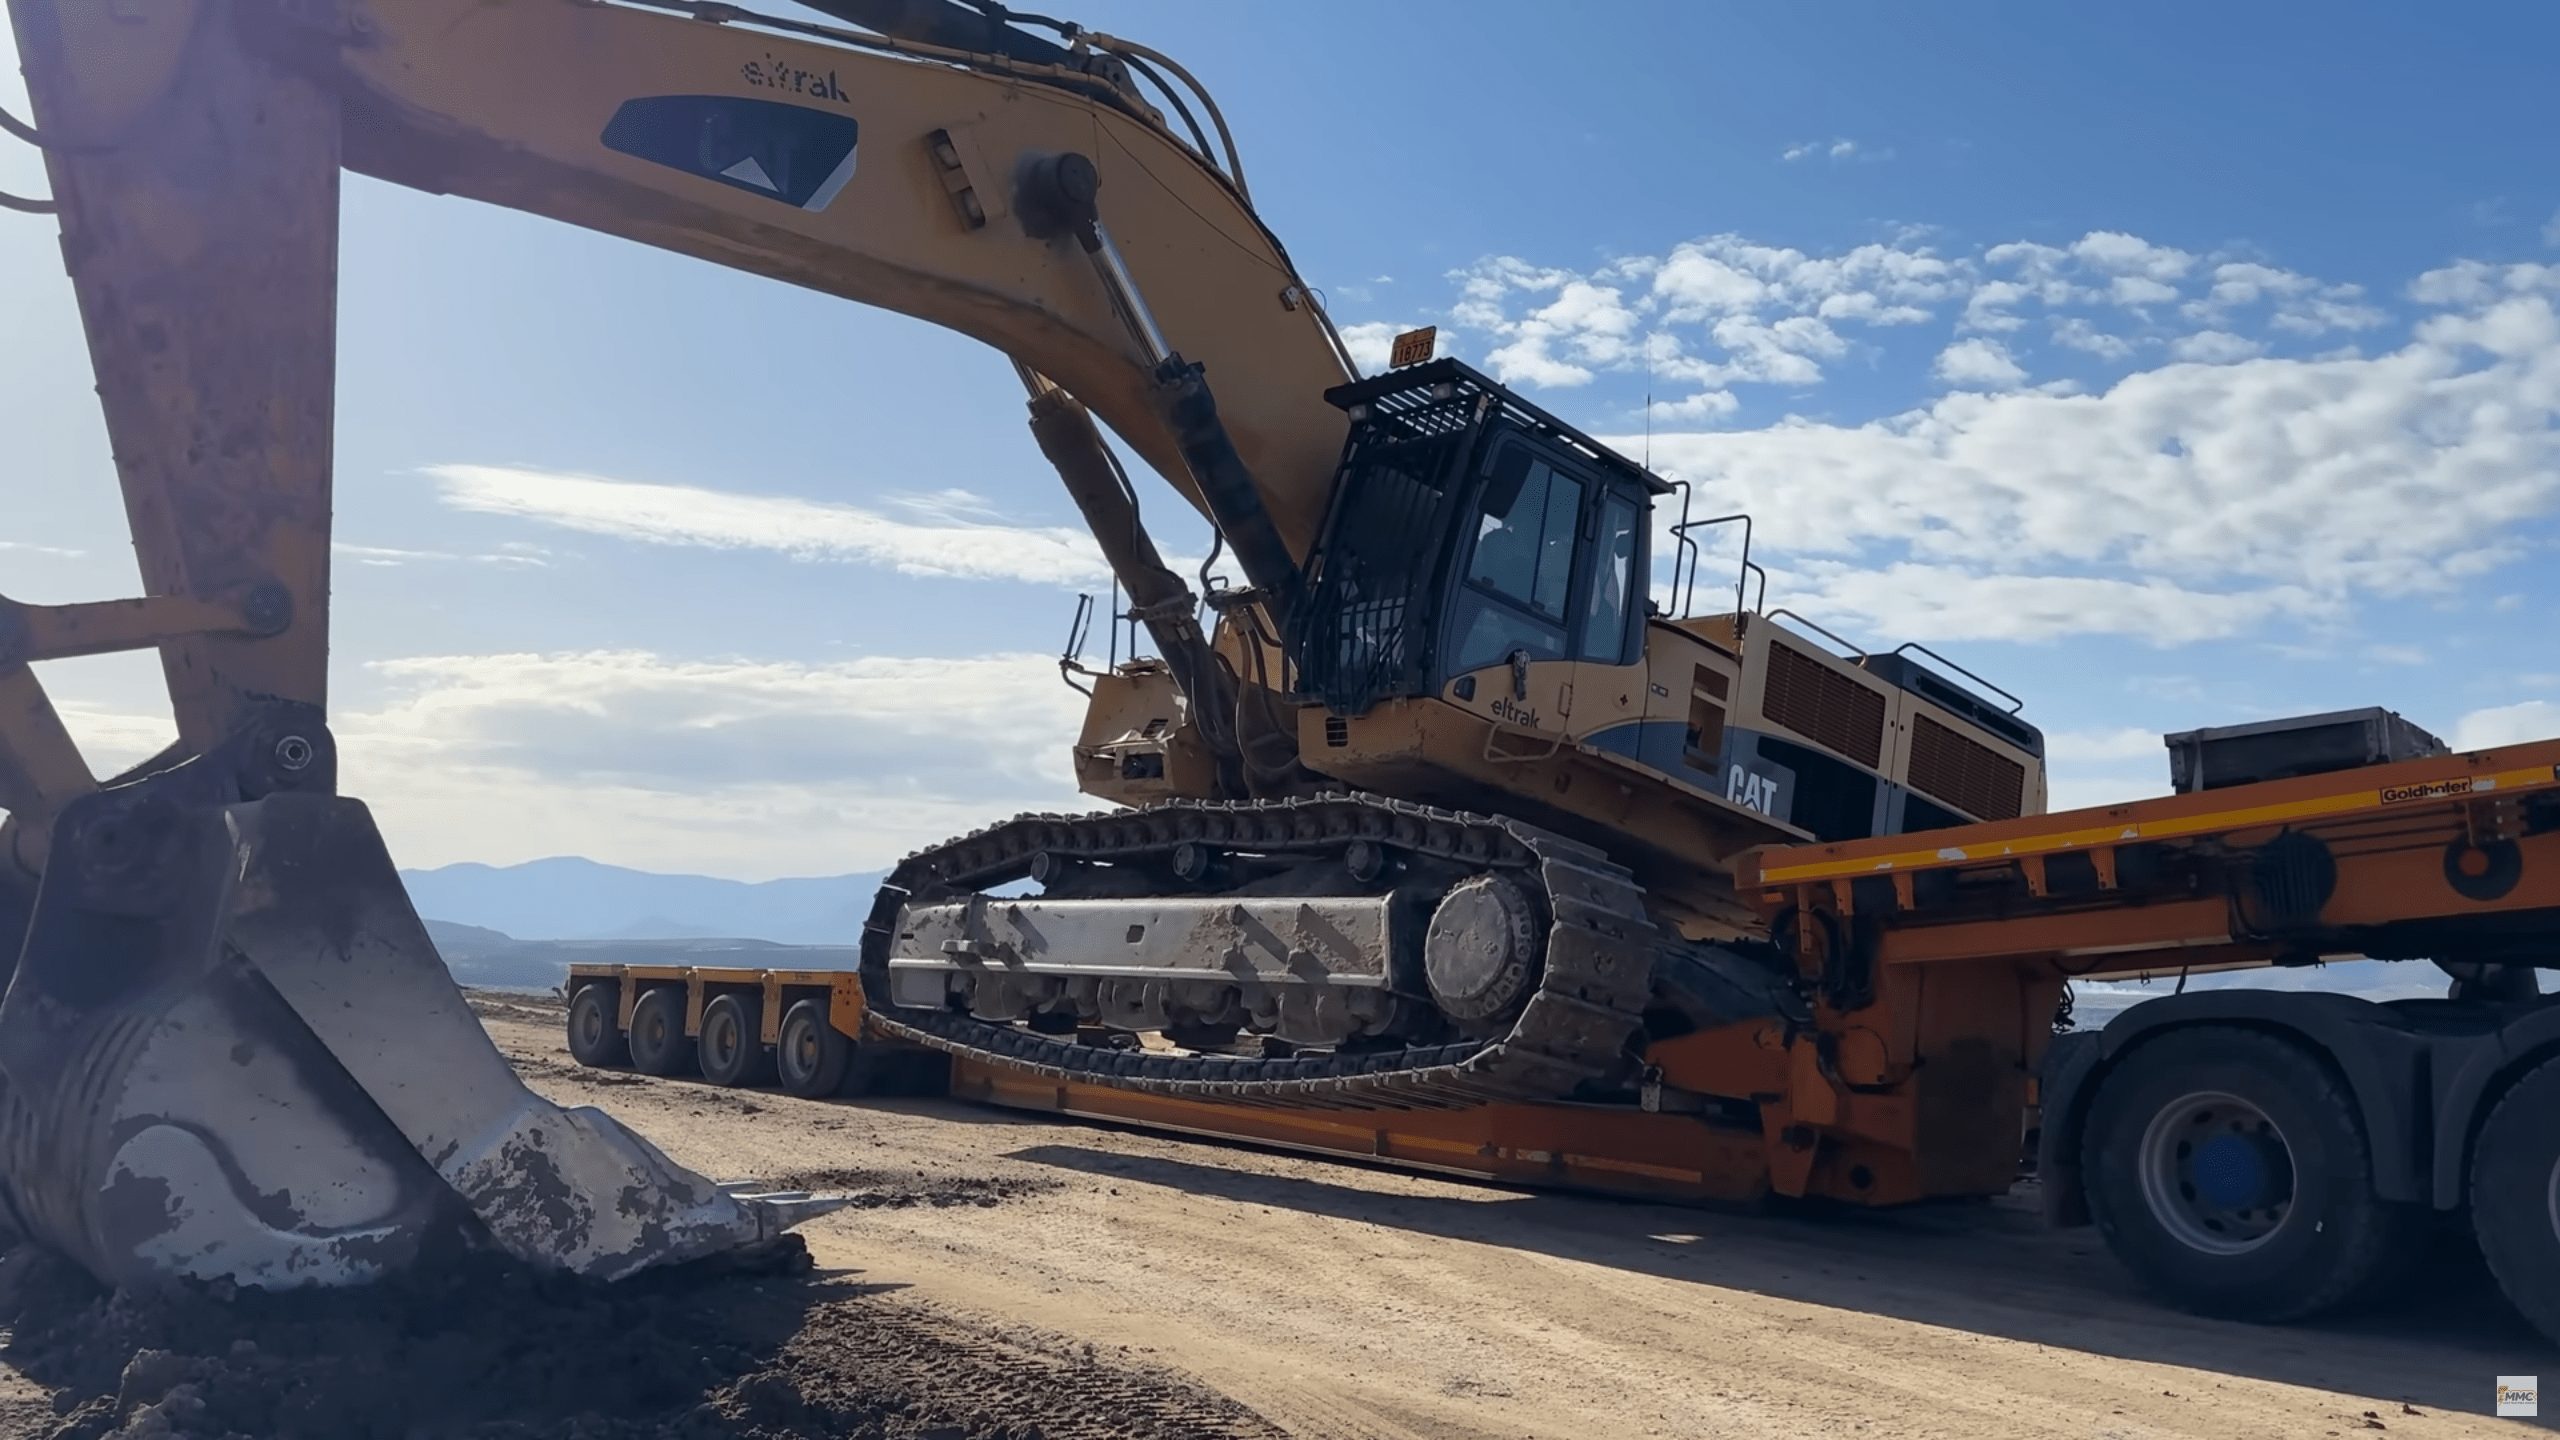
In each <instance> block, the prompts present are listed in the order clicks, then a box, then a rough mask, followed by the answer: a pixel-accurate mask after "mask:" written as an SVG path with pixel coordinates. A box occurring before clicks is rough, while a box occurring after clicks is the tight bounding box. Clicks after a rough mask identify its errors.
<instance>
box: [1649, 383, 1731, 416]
mask: <svg viewBox="0 0 2560 1440" xmlns="http://www.w3.org/2000/svg"><path fill="white" fill-rule="evenodd" d="M1741 408H1742V402H1741V401H1739V400H1737V399H1735V398H1734V397H1733V392H1731V391H1729V390H1701V391H1699V392H1698V393H1697V394H1695V395H1691V396H1688V397H1686V398H1684V399H1679V400H1657V401H1655V402H1654V404H1653V413H1654V416H1655V418H1657V419H1662V420H1722V419H1724V418H1725V417H1727V416H1729V415H1731V414H1733V413H1734V412H1735V411H1737V410H1739V409H1741Z"/></svg>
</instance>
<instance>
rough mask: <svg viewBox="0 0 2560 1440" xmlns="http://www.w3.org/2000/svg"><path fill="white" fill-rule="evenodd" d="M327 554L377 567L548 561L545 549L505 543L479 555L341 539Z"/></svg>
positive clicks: (536, 562) (334, 541)
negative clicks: (356, 542)
mask: <svg viewBox="0 0 2560 1440" xmlns="http://www.w3.org/2000/svg"><path fill="white" fill-rule="evenodd" d="M329 553H330V554H332V555H335V556H337V557H338V558H340V559H342V560H351V561H353V562H355V563H356V564H358V565H369V566H372V567H375V568H377V569H396V568H398V567H400V566H403V565H413V564H417V563H419V562H421V561H425V562H430V563H432V562H438V561H445V562H463V563H468V564H474V565H510V566H539V565H548V564H550V563H551V561H550V558H549V554H548V552H546V551H544V550H543V549H542V548H541V547H540V546H535V545H504V546H500V547H499V548H498V549H497V550H495V551H493V552H489V553H485V554H479V555H464V554H459V553H457V552H455V551H451V550H404V549H400V548H398V547H395V546H390V545H355V544H350V543H348V542H347V541H344V540H333V541H331V542H330V543H329Z"/></svg>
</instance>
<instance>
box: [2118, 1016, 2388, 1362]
mask: <svg viewBox="0 0 2560 1440" xmlns="http://www.w3.org/2000/svg"><path fill="white" fill-rule="evenodd" d="M2097 1084H2098V1089H2097V1093H2096V1095H2095V1096H2094V1097H2093V1098H2092V1100H2091V1102H2090V1106H2089V1119H2088V1124H2087V1126H2086V1127H2085V1128H2084V1130H2083V1131H2082V1134H2081V1150H2080V1173H2081V1176H2082V1183H2083V1184H2084V1185H2085V1186H2086V1188H2087V1194H2088V1200H2089V1213H2090V1218H2091V1219H2092V1220H2094V1221H2095V1222H2096V1223H2097V1227H2098V1231H2099V1233H2100V1234H2101V1235H2103V1236H2104V1237H2105V1238H2106V1242H2107V1248H2108V1249H2110V1250H2112V1251H2114V1252H2115V1255H2116V1258H2117V1259H2118V1260H2120V1261H2122V1262H2123V1264H2124V1266H2125V1268H2126V1269H2128V1270H2130V1271H2132V1272H2133V1275H2134V1278H2135V1279H2137V1280H2138V1281H2140V1282H2141V1283H2142V1284H2143V1285H2145V1286H2146V1287H2148V1288H2149V1289H2151V1290H2152V1291H2154V1292H2155V1293H2157V1294H2159V1295H2161V1296H2163V1297H2165V1298H2166V1299H2168V1300H2169V1301H2171V1302H2172V1303H2174V1304H2176V1305H2178V1306H2180V1307H2181V1308H2184V1309H2187V1310H2191V1311H2195V1312H2197V1313H2199V1314H2205V1315H2219V1316H2225V1317H2228V1318H2231V1319H2236V1320H2259V1321H2273V1320H2299V1319H2302V1318H2305V1317H2307V1316H2311V1315H2317V1314H2319V1313H2321V1312H2323V1311H2326V1310H2333V1309H2336V1308H2338V1307H2340V1306H2342V1305H2346V1304H2349V1303H2351V1302H2353V1301H2356V1300H2358V1299H2362V1298H2364V1297H2366V1296H2369V1295H2371V1294H2373V1293H2374V1292H2375V1291H2377V1290H2379V1289H2381V1288H2382V1287H2383V1286H2384V1285H2385V1284H2387V1283H2388V1282H2389V1281H2390V1280H2392V1279H2394V1278H2396V1276H2397V1274H2398V1271H2399V1267H2400V1264H2402V1263H2405V1262H2407V1261H2408V1260H2410V1259H2412V1258H2414V1256H2415V1254H2416V1252H2417V1251H2418V1249H2419V1248H2420V1247H2419V1243H2418V1242H2419V1239H2420V1235H2419V1231H2420V1227H2421V1225H2422V1224H2423V1221H2424V1219H2425V1214H2426V1212H2425V1211H2424V1210H2423V1209H2421V1208H2419V1207H2416V1206H2410V1205H2399V1204H2394V1203H2392V1202H2389V1201H2386V1200H2384V1199H2382V1198H2381V1197H2380V1196H2378V1195H2376V1194H2374V1193H2373V1181H2372V1176H2373V1165H2372V1160H2371V1154H2370V1151H2369V1150H2368V1148H2367V1146H2366V1144H2365V1137H2364V1126H2363V1123H2362V1119H2361V1117H2360V1114H2359V1112H2358V1110H2357V1107H2356V1101H2355V1096H2354V1095H2353V1093H2352V1092H2350V1091H2349V1090H2348V1089H2347V1086H2346V1083H2345V1082H2344V1081H2343V1080H2341V1079H2339V1078H2338V1076H2337V1075H2335V1074H2334V1073H2332V1072H2331V1071H2330V1069H2329V1067H2328V1066H2326V1065H2324V1064H2322V1063H2321V1062H2320V1061H2319V1060H2318V1059H2317V1058H2315V1057H2314V1056H2313V1055H2312V1054H2311V1053H2310V1052H2309V1051H2307V1050H2305V1049H2303V1048H2302V1047H2301V1046H2299V1045H2295V1044H2293V1043H2291V1042H2289V1041H2286V1040H2283V1039H2280V1038H2278V1037H2276V1036H2273V1035H2269V1034H2266V1033H2264V1032H2262V1031H2256V1030H2245V1029H2241V1028H2238V1027H2236V1026H2227V1025H2207V1026H2199V1027H2197V1028H2194V1029H2191V1030H2179V1031H2174V1032H2172V1033H2170V1034H2167V1035H2163V1036H2160V1037H2158V1038H2157V1039H2153V1040H2149V1041H2146V1042H2144V1043H2142V1044H2141V1045H2139V1046H2138V1047H2136V1048H2135V1049H2134V1050H2133V1051H2132V1052H2131V1053H2130V1054H2128V1055H2126V1056H2125V1057H2124V1058H2123V1059H2122V1060H2121V1061H2119V1062H2118V1063H2117V1064H2116V1065H2115V1067H2114V1068H2113V1069H2111V1070H2109V1071H2107V1072H2106V1073H2105V1074H2104V1075H2102V1076H2101V1077H2100V1078H2099V1080H2098V1082H2097ZM2199 1090H2220V1091H2223V1092H2226V1093H2228V1094H2232V1095H2237V1096H2239V1097H2241V1098H2243V1099H2245V1100H2248V1101H2249V1102H2251V1103H2252V1104H2255V1105H2256V1106H2257V1107H2258V1108H2259V1109H2260V1110H2262V1111H2264V1112H2265V1113H2266V1116H2267V1118H2268V1119H2269V1120H2271V1121H2273V1122H2274V1123H2275V1126H2276V1128H2277V1129H2278V1130H2280V1131H2282V1132H2283V1133H2284V1140H2285V1144H2286V1147H2287V1149H2288V1150H2289V1151H2290V1152H2291V1155H2292V1160H2293V1167H2294V1199H2293V1209H2292V1211H2291V1213H2289V1214H2288V1215H2287V1216H2286V1217H2285V1222H2284V1224H2283V1225H2282V1226H2281V1227H2280V1228H2278V1229H2277V1230H2276V1231H2275V1233H2274V1234H2273V1235H2271V1236H2269V1237H2268V1239H2267V1241H2266V1243H2264V1244H2262V1245H2260V1246H2259V1247H2258V1248H2257V1249H2255V1250H2251V1251H2248V1252H2247V1253H2245V1254H2240V1255H2209V1254H2206V1253H2204V1252H2202V1251H2199V1250H2197V1249H2195V1248H2194V1247H2192V1246H2190V1245H2188V1244H2186V1243H2185V1242H2184V1241H2181V1240H2179V1239H2178V1238H2177V1237H2176V1236H2175V1235H2173V1234H2171V1233H2170V1232H2169V1231H2168V1230H2167V1229H2166V1228H2165V1227H2164V1226H2162V1225H2161V1224H2160V1222H2159V1221H2158V1220H2156V1219H2154V1218H2153V1216H2152V1214H2151V1207H2150V1206H2149V1204H2148V1203H2146V1202H2145V1201H2144V1199H2143V1198H2142V1177H2141V1171H2140V1165H2141V1150H2142V1137H2143V1131H2144V1129H2145V1127H2147V1126H2148V1125H2149V1124H2150V1121H2151V1117H2152V1116H2154V1115H2156V1114H2157V1113H2159V1111H2160V1109H2161V1108H2162V1107H2163V1106H2166V1105H2170V1104H2173V1103H2175V1102H2177V1101H2178V1100H2180V1099H2181V1098H2183V1097H2185V1096H2187V1095H2191V1094H2193V1093H2195V1092H2197V1091H2199Z"/></svg>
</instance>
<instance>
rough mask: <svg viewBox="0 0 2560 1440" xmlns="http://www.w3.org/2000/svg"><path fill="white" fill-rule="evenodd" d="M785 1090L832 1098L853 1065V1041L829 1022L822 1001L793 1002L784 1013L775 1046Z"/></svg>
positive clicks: (806, 1096) (775, 1054)
mask: <svg viewBox="0 0 2560 1440" xmlns="http://www.w3.org/2000/svg"><path fill="white" fill-rule="evenodd" d="M773 1058H774V1066H775V1068H776V1069H777V1070H779V1071H780V1072H781V1075H782V1088H783V1089H784V1090H785V1091H787V1092H789V1093H790V1094H793V1095H797V1096H800V1097H801V1098H803V1099H807V1100H816V1099H820V1098H823V1097H825V1096H828V1095H833V1094H835V1093H836V1091H837V1090H839V1089H841V1088H842V1087H843V1085H844V1077H845V1072H846V1071H847V1070H848V1069H849V1068H851V1066H852V1064H853V1041H852V1040H851V1039H850V1038H848V1037H847V1036H846V1035H845V1034H844V1032H843V1031H841V1030H838V1029H837V1028H836V1027H835V1026H834V1025H833V1024H831V1023H829V1021H828V1019H827V1002H826V1001H824V1000H822V999H816V998H812V999H808V1000H799V1001H794V1002H793V1003H792V1006H791V1008H790V1009H788V1010H785V1011H783V1012H782V1038H781V1040H780V1041H778V1042H777V1043H776V1044H775V1045H774V1047H773Z"/></svg>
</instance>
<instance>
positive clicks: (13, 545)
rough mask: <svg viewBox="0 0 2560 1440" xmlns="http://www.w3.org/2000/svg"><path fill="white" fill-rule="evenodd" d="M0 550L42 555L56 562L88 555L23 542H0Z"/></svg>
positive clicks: (86, 553) (65, 548)
mask: <svg viewBox="0 0 2560 1440" xmlns="http://www.w3.org/2000/svg"><path fill="white" fill-rule="evenodd" d="M0 550H9V551H14V552H16V553H18V554H21V555H44V556H49V557H51V558H53V559H56V560H79V559H84V558H86V557H87V555H88V553H89V552H88V551H86V550H75V549H70V548H67V547H64V546H61V545H37V544H33V543H31V542H28V541H24V540H0Z"/></svg>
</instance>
